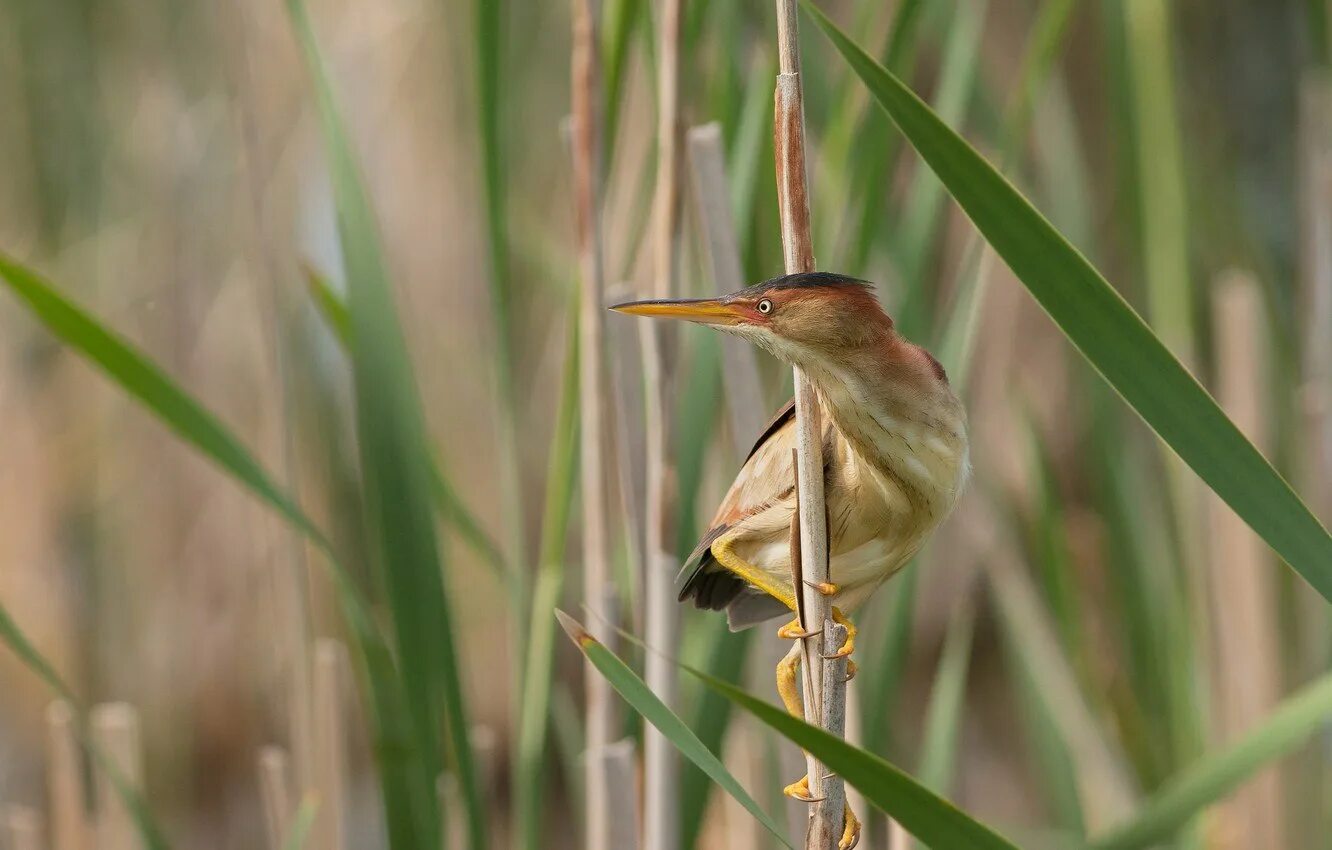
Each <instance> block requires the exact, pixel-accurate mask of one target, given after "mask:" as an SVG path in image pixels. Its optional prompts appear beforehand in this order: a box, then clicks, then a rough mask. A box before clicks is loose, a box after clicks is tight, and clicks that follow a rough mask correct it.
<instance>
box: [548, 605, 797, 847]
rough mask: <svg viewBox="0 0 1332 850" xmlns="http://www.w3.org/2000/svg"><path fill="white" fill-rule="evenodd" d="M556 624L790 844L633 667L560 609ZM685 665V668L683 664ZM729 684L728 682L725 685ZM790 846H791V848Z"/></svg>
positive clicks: (613, 683)
mask: <svg viewBox="0 0 1332 850" xmlns="http://www.w3.org/2000/svg"><path fill="white" fill-rule="evenodd" d="M555 616H556V618H558V619H559V621H560V625H561V626H563V627H564V631H565V632H566V633H567V634H568V635H569V639H570V640H572V641H573V642H574V643H575V644H576V645H577V646H578V648H579V649H580V650H582V652H583V654H584V655H586V656H587V659H588V660H589V661H590V662H592V666H594V667H596V668H597V670H598V671H599V672H600V673H601V675H603V676H605V677H606V681H608V682H610V683H611V686H612V687H614V688H615V690H616V691H618V692H619V694H620V696H621V697H623V698H624V701H625V702H627V703H629V705H631V706H632V707H633V709H634V710H635V711H637V712H638V713H639V714H640V715H642V717H643V719H644V720H646V721H648V722H649V723H651V724H652V725H653V726H655V727H657V729H658V730H659V731H660V732H661V733H662V734H663V735H665V736H666V738H667V739H668V740H670V742H671V743H672V744H673V745H675V747H676V748H677V749H679V751H680V754H681V755H683V756H684V757H685V758H687V759H689V760H690V761H691V762H693V763H694V764H696V765H697V766H698V767H699V769H700V770H702V771H703V772H704V773H706V774H707V775H708V776H709V777H711V778H712V781H713V782H716V783H717V784H718V785H719V786H721V787H722V788H723V789H724V790H725V791H726V793H728V794H730V795H731V796H732V797H734V798H735V800H736V802H738V803H739V804H740V805H742V806H744V807H745V809H746V810H747V811H748V812H749V813H750V814H752V815H753V816H754V817H756V818H758V820H759V822H760V823H762V824H763V826H764V828H765V829H767V830H768V831H769V832H771V833H772V834H773V835H774V836H775V837H776V838H777V840H778V842H780V843H781V844H782V846H784V847H791V843H790V842H789V841H787V839H786V830H784V829H783V828H782V827H780V826H778V825H777V822H776V821H774V820H773V819H772V818H771V817H770V816H769V815H768V813H767V812H765V811H763V809H762V808H761V807H760V806H759V804H758V803H756V802H754V798H752V797H750V796H749V794H748V792H746V791H745V789H744V788H742V787H741V785H740V783H739V782H737V781H736V779H735V777H734V776H732V775H731V773H730V771H728V770H727V769H726V766H725V765H723V764H722V763H721V760H720V759H718V758H717V757H716V756H715V755H713V754H712V751H711V750H709V749H708V748H707V747H705V746H704V745H703V742H702V741H700V740H699V739H698V736H697V735H695V734H694V733H693V731H692V730H690V728H689V727H688V726H686V725H685V723H684V721H683V720H681V719H680V718H679V717H677V716H676V715H675V714H673V713H672V712H671V710H670V709H669V708H667V707H666V706H665V705H664V704H662V702H661V700H659V699H657V696H656V694H654V693H652V691H651V690H650V689H649V688H648V686H647V684H646V683H645V682H644V681H643V680H642V679H640V678H639V677H638V676H637V675H636V674H635V673H634V671H633V670H630V669H629V667H628V666H627V665H626V664H625V663H624V662H623V661H621V660H620V659H619V658H618V657H617V656H616V655H615V654H614V653H612V652H611V651H610V650H608V649H606V647H605V646H604V645H602V643H601V642H600V641H598V640H597V639H596V638H594V637H592V636H591V635H590V634H588V633H587V630H586V629H584V628H583V627H582V626H581V625H579V624H578V622H577V621H575V620H574V619H573V618H572V617H570V616H569V615H568V614H566V613H564V612H563V611H558V610H557V611H556V612H555ZM685 669H689V668H685ZM728 687H729V686H728ZM792 850H794V848H792Z"/></svg>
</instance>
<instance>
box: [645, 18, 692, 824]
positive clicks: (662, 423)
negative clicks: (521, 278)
mask: <svg viewBox="0 0 1332 850" xmlns="http://www.w3.org/2000/svg"><path fill="white" fill-rule="evenodd" d="M683 11H684V2H683V0H663V3H662V7H661V18H660V27H661V30H660V32H661V42H660V46H659V48H658V52H657V61H658V69H657V84H658V90H657V185H656V190H655V195H654V200H655V203H656V209H655V218H654V225H655V227H656V232H655V233H654V234H653V241H654V243H655V248H656V257H655V263H654V273H653V281H652V293H651V297H654V298H670V297H672V295H673V294H674V291H675V278H676V272H677V269H676V265H677V262H676V261H677V257H676V249H677V245H676V240H677V237H678V232H679V211H680V210H679V173H678V172H679V164H680V163H679V161H680V151H679V137H680V118H679V109H680V29H681V25H682V23H683ZM642 331H643V367H644V368H643V375H644V387H645V390H644V391H645V393H646V394H647V401H648V404H647V405H646V412H645V420H646V430H647V504H646V506H645V507H646V513H647V516H646V518H645V520H644V535H645V541H644V549H645V550H646V559H645V562H644V564H645V570H644V577H643V600H644V620H645V627H646V633H647V643H648V646H651V647H653V648H655V649H656V650H657V652H649V653H648V654H647V660H646V664H645V669H644V674H645V676H644V677H645V679H646V680H647V684H648V687H650V688H651V689H652V691H653V693H655V694H656V695H657V697H658V699H660V700H661V701H662V702H663V703H665V705H666V706H667V707H668V708H670V709H672V710H674V709H675V706H676V702H677V698H676V680H677V676H678V673H677V671H676V669H675V664H674V663H673V662H672V661H671V660H670V656H671V655H672V654H673V653H674V652H675V650H676V647H677V646H678V645H679V632H680V609H679V605H678V603H677V601H676V592H675V587H674V578H675V572H676V568H677V564H676V560H675V556H674V555H673V554H672V553H671V551H670V542H669V541H670V530H669V527H668V526H669V524H670V520H669V507H668V505H667V499H668V495H669V475H668V473H667V447H668V446H669V444H670V441H669V438H668V429H667V417H668V414H667V411H668V410H669V409H670V408H669V405H668V404H667V403H666V399H667V393H668V386H669V384H670V377H671V376H670V369H669V363H668V362H667V349H666V346H665V345H664V341H665V339H666V338H667V334H668V333H669V332H668V331H666V330H665V329H662V328H658V326H657V323H656V322H644V323H642ZM643 751H644V752H643V767H644V782H643V801H644V802H643V846H644V847H645V848H646V850H676V848H677V847H678V846H679V844H680V823H679V793H680V756H679V753H677V752H676V750H675V747H674V745H672V744H671V742H670V741H668V740H667V739H666V736H664V735H662V734H661V733H660V732H659V731H657V729H656V728H655V727H650V728H647V729H644V730H643Z"/></svg>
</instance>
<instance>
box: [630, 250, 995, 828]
mask: <svg viewBox="0 0 1332 850" xmlns="http://www.w3.org/2000/svg"><path fill="white" fill-rule="evenodd" d="M611 309H612V310H615V311H617V312H620V313H624V314H628V315H633V316H647V317H655V318H669V319H682V320H686V321H690V322H695V323H698V324H702V325H707V326H709V327H711V328H715V329H716V330H719V331H722V332H725V333H728V334H732V335H734V336H738V337H741V338H742V339H746V340H748V341H749V342H751V343H753V344H755V345H756V346H758V347H759V348H762V349H764V350H766V351H768V352H769V353H771V354H772V355H774V356H775V357H776V358H777V359H779V360H781V361H783V362H784V363H786V364H788V365H791V366H796V367H798V368H799V369H800V370H801V372H802V373H803V374H804V375H805V376H806V378H807V379H808V381H809V383H810V384H811V386H812V387H813V389H814V392H815V396H816V398H817V400H818V402H819V405H820V407H821V409H822V411H823V412H824V415H823V416H822V417H821V418H822V431H823V433H822V435H821V437H822V441H821V442H822V449H823V478H824V492H825V498H826V504H827V516H828V524H827V525H828V553H829V561H828V582H827V583H826V584H823V585H821V586H819V587H818V590H819V591H820V592H821V593H823V594H825V595H827V596H829V597H831V603H832V606H833V607H832V616H833V618H834V620H836V621H837V622H840V623H842V624H843V625H845V626H846V627H847V639H846V642H845V643H844V644H843V646H842V647H840V648H839V649H838V650H837V651H836V652H835V653H833V657H837V656H844V655H849V654H850V653H851V652H852V651H853V650H854V646H855V627H854V626H853V625H852V624H851V621H850V619H849V617H848V615H849V614H850V613H851V612H853V611H855V610H856V609H858V608H860V607H861V606H862V605H863V604H864V603H865V602H866V600H868V599H869V597H870V596H871V594H873V593H874V591H875V590H876V589H877V588H879V587H880V586H881V585H882V584H883V583H884V582H885V581H886V580H887V579H888V578H890V577H891V576H892V575H893V574H894V573H896V572H897V571H898V570H900V569H901V568H902V567H903V566H905V565H906V563H907V562H908V561H909V560H910V559H911V558H912V556H914V555H915V554H916V553H917V552H918V551H919V550H920V548H921V546H922V545H923V544H924V543H925V541H926V540H927V539H928V538H929V536H930V534H931V533H932V532H933V531H934V530H935V529H936V528H938V526H939V524H940V523H941V522H942V521H943V520H944V519H945V518H946V517H947V516H948V515H949V514H950V513H951V512H952V510H953V508H954V506H955V505H956V504H957V502H958V499H959V497H960V495H961V493H962V491H963V489H964V487H965V485H966V482H967V479H968V477H969V474H970V448H969V442H968V437H967V416H966V411H965V409H964V407H963V405H962V403H961V401H960V400H959V399H958V397H957V395H956V393H955V392H954V391H953V389H952V387H951V386H950V385H949V381H948V376H947V373H946V372H945V371H944V368H943V366H941V365H940V363H939V361H938V360H936V359H935V358H934V357H933V356H932V355H931V354H930V353H929V352H928V351H926V350H925V349H924V348H923V347H921V346H919V345H917V344H915V343H913V342H911V341H909V340H907V339H906V338H905V337H903V336H902V335H901V334H900V333H899V332H898V330H897V328H896V326H895V324H894V322H893V319H892V318H891V317H890V316H889V315H888V313H886V312H885V311H884V309H883V307H882V305H881V304H880V302H879V300H878V297H877V295H876V290H875V287H874V285H873V284H871V283H869V282H868V281H864V280H860V279H858V278H853V277H848V276H845V275H840V274H833V273H829V272H809V273H799V274H788V275H785V276H782V277H776V278H773V279H771V280H766V281H763V282H762V283H757V284H754V285H752V286H748V287H745V288H744V289H741V290H739V291H737V292H733V293H731V294H729V295H725V296H722V297H720V298H701V299H652V300H645V301H631V302H626V303H622V304H615V305H613V306H612V307H611ZM795 444H796V428H795V403H794V400H792V401H791V402H788V403H787V404H786V405H785V406H784V407H782V408H781V409H780V410H779V411H778V412H777V414H776V416H774V417H773V419H772V421H771V422H769V423H768V425H767V427H765V428H764V429H763V432H762V433H761V434H760V435H759V436H758V439H757V441H756V442H755V443H754V447H753V449H752V450H751V451H750V453H749V456H748V457H747V458H746V459H745V462H744V465H743V467H742V468H741V470H740V472H739V474H738V475H737V476H736V478H735V481H734V483H733V484H732V485H731V487H730V490H729V491H728V492H727V494H726V497H725V498H724V499H723V500H722V502H721V505H720V506H719V507H718V508H717V511H716V513H715V515H714V516H713V519H712V522H711V523H710V524H709V528H708V531H707V533H706V534H705V535H704V536H703V538H702V540H701V541H700V542H699V544H698V546H697V547H696V548H695V550H694V552H693V553H692V554H691V555H690V557H689V558H687V559H686V560H685V562H684V567H683V569H682V570H681V572H680V580H679V586H680V592H679V599H680V601H681V602H685V601H692V602H693V604H694V605H695V606H696V607H698V608H702V609H707V610H714V611H721V610H725V611H726V615H727V619H728V621H729V625H730V628H731V629H732V630H733V631H738V630H740V629H745V628H749V627H751V626H754V625H756V624H758V623H762V622H765V621H767V620H770V619H772V618H775V617H779V616H785V615H787V614H788V613H790V612H797V611H798V609H797V596H798V589H797V588H796V587H795V586H794V584H795V583H794V580H793V577H792V571H791V557H792V555H791V546H790V544H789V538H790V530H791V527H792V521H793V518H794V517H795V516H796V513H797V511H798V506H797V488H796V482H795V468H794V448H795ZM778 634H779V635H781V636H782V637H783V638H788V639H795V638H800V637H802V636H804V633H803V632H802V631H801V629H800V624H799V620H798V617H797V619H796V620H793V621H792V622H789V623H787V624H786V625H784V626H782V627H781V628H780V629H779V630H778ZM798 647H799V640H796V641H795V643H794V644H793V646H792V648H791V651H790V652H789V653H788V654H787V655H786V657H785V658H783V659H782V661H781V662H780V663H779V664H778V666H777V690H778V693H779V694H780V695H781V698H782V701H783V703H784V704H785V706H786V708H787V710H788V711H789V712H791V713H792V714H794V715H796V716H801V715H802V714H803V707H802V704H801V700H800V694H799V686H798V684H797V678H796V676H797V670H798V666H799V663H800V661H799V659H800V655H799V651H798ZM808 788H809V785H808V777H805V778H804V779H802V780H800V781H799V782H795V783H792V784H791V785H788V786H787V787H786V788H785V789H784V790H785V793H786V794H788V795H789V796H792V797H796V798H797V799H805V800H809V799H810V796H809V790H808ZM858 838H859V823H858V822H856V821H855V818H854V815H853V814H851V813H850V811H849V810H848V811H847V825H846V833H845V834H844V836H843V842H842V846H843V847H851V846H854V844H855V842H856V841H857V840H858Z"/></svg>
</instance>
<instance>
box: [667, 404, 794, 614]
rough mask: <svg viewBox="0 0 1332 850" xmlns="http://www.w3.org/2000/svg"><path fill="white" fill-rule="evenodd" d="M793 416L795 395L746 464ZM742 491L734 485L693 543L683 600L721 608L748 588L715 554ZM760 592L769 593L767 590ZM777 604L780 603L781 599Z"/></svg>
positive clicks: (682, 588)
mask: <svg viewBox="0 0 1332 850" xmlns="http://www.w3.org/2000/svg"><path fill="white" fill-rule="evenodd" d="M794 418H795V399H791V400H790V401H789V402H787V403H786V404H785V405H783V406H782V409H781V410H779V411H777V415H776V416H774V417H773V418H772V421H770V422H769V423H768V424H767V425H766V426H764V428H763V433H762V434H760V435H759V438H758V440H757V441H756V442H755V443H754V448H752V449H750V451H749V455H748V456H747V457H746V458H745V464H746V465H748V463H749V461H750V460H752V459H753V457H754V455H755V454H756V453H757V452H758V450H759V449H761V448H763V446H764V444H766V443H767V442H768V441H769V440H771V439H772V438H773V437H774V436H775V435H776V434H777V433H779V432H780V431H781V430H782V429H783V428H784V427H786V425H787V424H788V423H790V422H791V421H792V420H793V419H794ZM740 495H742V493H741V492H739V491H738V488H735V487H732V490H731V493H730V494H729V495H728V496H727V499H726V501H725V502H723V504H722V506H721V509H720V510H719V511H718V519H717V520H714V524H713V527H712V528H711V529H709V530H708V533H707V534H705V535H704V536H703V539H702V540H700V541H699V544H698V546H696V547H694V551H693V553H692V554H690V556H689V558H688V559H687V560H686V561H685V563H684V568H683V569H682V570H681V571H680V575H681V576H687V577H686V578H685V580H684V583H683V584H682V585H681V586H680V596H679V599H680V601H681V602H684V601H685V600H687V599H693V600H694V605H695V607H697V608H702V609H705V610H708V611H720V610H722V609H724V608H726V607H727V606H729V605H730V604H731V603H732V602H735V601H736V600H737V599H738V598H740V596H741V594H742V593H744V592H745V591H746V590H748V589H749V584H748V583H747V582H745V581H744V579H741V578H739V577H738V576H736V575H735V574H734V573H732V572H730V571H729V570H727V569H726V568H724V567H722V566H721V565H720V564H718V563H717V560H716V559H715V558H713V557H712V544H713V543H714V542H715V541H716V540H717V538H718V537H720V536H721V535H723V534H725V533H726V531H727V530H728V529H729V528H730V527H731V523H729V522H726V521H723V520H722V517H724V516H726V514H728V513H730V512H732V510H734V509H735V508H741V507H742V506H739V505H733V504H731V503H732V502H734V501H735V500H736V499H735V497H737V496H740ZM728 509H731V510H728ZM761 595H763V596H766V595H767V594H761ZM777 604H778V605H779V606H780V605H781V603H777ZM774 616H775V615H774Z"/></svg>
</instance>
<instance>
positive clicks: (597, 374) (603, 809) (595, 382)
mask: <svg viewBox="0 0 1332 850" xmlns="http://www.w3.org/2000/svg"><path fill="white" fill-rule="evenodd" d="M599 45H600V41H599V38H598V34H597V12H596V9H595V4H594V0H574V3H573V56H572V68H571V75H572V83H571V88H572V91H571V97H572V106H573V116H572V121H571V137H572V139H571V141H572V153H573V192H574V221H575V228H576V234H577V236H576V238H577V246H578V260H579V279H580V287H581V297H580V299H579V313H580V315H579V322H578V330H579V335H580V339H579V347H578V351H579V385H578V386H579V393H578V397H579V413H580V420H581V423H582V429H581V431H580V441H581V442H580V463H581V474H582V496H583V598H584V602H585V603H586V604H587V606H588V610H589V611H590V613H591V615H592V616H591V621H592V622H591V627H592V629H593V631H594V632H595V633H596V636H597V639H598V640H600V641H601V642H602V643H604V644H606V645H607V646H611V647H613V646H614V645H615V642H616V640H615V633H614V631H613V630H611V629H609V628H607V627H606V625H605V624H606V623H611V622H614V621H615V617H614V611H613V610H612V609H613V607H614V605H615V597H614V595H613V594H607V593H606V588H607V587H608V586H609V583H610V532H609V528H608V525H607V520H608V518H609V516H610V500H609V496H608V486H607V484H608V478H607V457H606V441H607V439H608V437H609V428H607V409H606V365H605V306H604V286H605V284H604V270H603V262H602V245H601V201H600V186H599V183H600V173H601V162H600V157H601V138H600V116H599V113H600V108H599V97H600V91H601V88H600V86H601V81H600V75H601V67H600V66H601V58H600V48H599ZM612 651H614V650H613V649H612ZM584 678H585V687H586V689H587V709H586V710H587V757H586V758H585V770H586V774H585V777H586V778H585V782H586V788H587V794H586V804H587V830H588V840H587V846H588V847H589V848H592V850H603V848H604V850H611V848H613V847H615V846H616V845H615V837H614V827H615V824H616V820H617V818H616V813H615V812H614V811H613V808H614V807H613V806H612V795H613V793H614V790H615V789H614V786H613V784H612V777H611V775H610V772H609V770H608V764H607V762H606V761H605V760H604V759H603V758H601V757H600V755H599V754H601V753H602V752H603V751H604V750H605V748H606V747H608V746H610V744H611V741H612V740H613V738H614V736H615V735H616V729H617V719H616V716H615V715H616V712H615V702H614V694H613V693H612V692H611V688H610V684H609V683H608V682H607V681H606V679H605V678H604V677H602V676H600V675H599V674H598V673H597V672H596V671H595V670H594V669H592V668H591V667H590V666H589V667H588V668H587V672H586V675H585V677H584Z"/></svg>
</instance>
